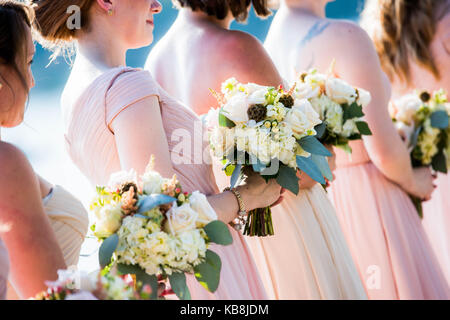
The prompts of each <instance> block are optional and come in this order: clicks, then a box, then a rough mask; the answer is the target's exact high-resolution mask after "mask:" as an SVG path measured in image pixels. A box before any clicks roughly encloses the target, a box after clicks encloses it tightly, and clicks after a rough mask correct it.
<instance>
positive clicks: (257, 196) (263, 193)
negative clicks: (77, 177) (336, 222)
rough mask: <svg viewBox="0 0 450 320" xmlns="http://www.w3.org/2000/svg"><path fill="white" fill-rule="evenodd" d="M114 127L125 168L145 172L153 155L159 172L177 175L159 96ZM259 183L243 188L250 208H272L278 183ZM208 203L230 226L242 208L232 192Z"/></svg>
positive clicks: (123, 116) (129, 112)
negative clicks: (270, 206) (269, 206)
mask: <svg viewBox="0 0 450 320" xmlns="http://www.w3.org/2000/svg"><path fill="white" fill-rule="evenodd" d="M150 123H151V125H149V124H150ZM111 128H112V129H113V131H114V134H115V140H116V145H117V149H118V151H119V157H120V162H121V166H122V169H124V170H128V169H131V168H134V169H135V170H136V171H138V172H140V173H142V172H144V170H145V167H146V165H147V164H148V161H149V159H150V156H151V155H155V158H156V159H155V170H157V171H158V172H159V173H160V174H161V175H163V176H166V177H169V176H172V175H173V174H174V173H175V170H174V168H173V166H172V162H171V157H170V152H169V147H168V142H167V138H166V135H165V132H164V128H163V125H162V118H161V112H160V106H159V101H158V99H157V98H156V97H155V96H152V97H149V98H146V99H144V100H141V101H140V102H137V103H135V104H134V105H132V106H131V107H128V108H127V109H125V110H124V111H122V112H121V113H120V114H119V115H118V116H117V117H116V118H115V120H114V121H113V123H112V125H111ZM261 180H262V179H261ZM255 184H256V186H255ZM255 184H254V185H253V186H252V187H249V186H248V185H246V186H242V187H239V191H240V192H241V194H242V197H243V199H244V202H245V203H246V205H247V209H249V210H250V209H254V208H258V207H264V206H268V205H270V204H272V203H274V202H275V201H276V200H277V199H278V197H279V194H280V193H279V191H280V188H278V186H277V185H275V184H274V183H270V184H266V183H265V182H264V181H259V182H258V183H255ZM277 190H278V194H277ZM264 198H265V199H264ZM208 201H209V202H210V204H211V206H212V207H213V208H214V210H215V211H216V213H217V216H218V218H219V220H221V221H223V222H225V223H229V222H231V221H233V220H234V219H235V218H236V217H237V213H238V211H239V205H238V202H237V199H236V197H235V196H234V195H233V194H232V193H231V192H224V193H220V194H217V195H209V196H208Z"/></svg>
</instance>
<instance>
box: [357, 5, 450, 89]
mask: <svg viewBox="0 0 450 320" xmlns="http://www.w3.org/2000/svg"><path fill="white" fill-rule="evenodd" d="M449 9H450V1H448V0H419V1H416V0H368V1H367V5H366V8H365V9H364V12H363V14H362V21H361V25H362V26H363V28H364V29H366V31H367V32H368V33H369V35H370V36H371V37H372V40H373V42H374V44H375V48H376V50H377V52H378V55H379V57H380V61H381V65H382V67H383V69H384V71H385V72H386V74H387V75H388V76H389V78H390V79H391V80H392V79H393V77H394V76H395V75H397V76H398V77H399V78H400V79H401V80H403V81H406V82H407V83H410V63H409V62H410V59H411V60H412V61H415V62H417V63H418V64H420V65H422V66H423V67H425V68H426V69H428V70H429V71H430V72H431V73H433V75H434V76H435V77H436V78H437V79H439V78H440V74H439V70H438V68H437V66H436V63H435V61H434V58H433V55H432V53H431V50H430V44H431V42H432V41H433V38H434V35H435V33H436V28H437V24H438V23H439V21H440V20H441V19H442V18H443V17H444V16H445V14H446V13H448V12H449Z"/></svg>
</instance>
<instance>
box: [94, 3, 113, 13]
mask: <svg viewBox="0 0 450 320" xmlns="http://www.w3.org/2000/svg"><path fill="white" fill-rule="evenodd" d="M96 1H97V4H98V5H99V7H100V8H102V9H103V10H105V11H106V12H108V11H110V10H113V9H114V5H113V2H114V0H96Z"/></svg>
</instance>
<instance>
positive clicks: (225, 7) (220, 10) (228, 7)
mask: <svg viewBox="0 0 450 320" xmlns="http://www.w3.org/2000/svg"><path fill="white" fill-rule="evenodd" d="M172 2H173V3H174V4H175V6H177V7H179V8H190V9H192V10H193V11H202V12H204V13H206V14H207V15H209V16H214V17H216V18H217V19H219V20H223V19H225V18H226V17H227V16H228V13H229V12H230V11H231V13H232V15H233V18H234V19H235V20H236V21H238V22H244V21H246V20H247V18H248V9H249V8H250V6H251V5H253V9H254V10H255V12H256V14H257V15H258V16H259V17H267V16H269V15H270V14H271V11H270V9H269V4H268V2H269V1H268V0H172Z"/></svg>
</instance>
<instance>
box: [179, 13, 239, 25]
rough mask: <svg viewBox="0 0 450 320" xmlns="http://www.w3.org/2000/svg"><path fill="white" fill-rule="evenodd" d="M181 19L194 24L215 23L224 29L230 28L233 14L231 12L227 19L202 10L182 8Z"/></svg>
mask: <svg viewBox="0 0 450 320" xmlns="http://www.w3.org/2000/svg"><path fill="white" fill-rule="evenodd" d="M178 17H179V18H180V19H183V20H185V21H187V22H190V23H194V24H213V25H215V26H218V27H220V28H223V29H230V25H231V22H232V21H233V16H232V15H231V13H230V14H229V15H228V16H227V17H226V18H225V19H222V20H220V19H217V18H216V17H214V16H208V15H207V14H206V13H204V12H201V11H192V10H191V9H180V12H179V14H178Z"/></svg>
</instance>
